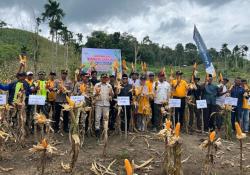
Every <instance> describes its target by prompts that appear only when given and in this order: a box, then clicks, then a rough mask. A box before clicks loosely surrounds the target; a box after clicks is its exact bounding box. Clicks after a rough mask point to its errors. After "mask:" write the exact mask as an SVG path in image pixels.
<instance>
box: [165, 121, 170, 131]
mask: <svg viewBox="0 0 250 175" xmlns="http://www.w3.org/2000/svg"><path fill="white" fill-rule="evenodd" d="M170 127H171V121H170V120H168V119H167V120H166V129H167V130H169V129H170Z"/></svg>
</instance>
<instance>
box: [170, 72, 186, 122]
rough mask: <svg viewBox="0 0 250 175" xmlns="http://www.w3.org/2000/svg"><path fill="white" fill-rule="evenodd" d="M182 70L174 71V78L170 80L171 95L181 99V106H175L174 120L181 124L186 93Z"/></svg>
mask: <svg viewBox="0 0 250 175" xmlns="http://www.w3.org/2000/svg"><path fill="white" fill-rule="evenodd" d="M182 74H183V73H182V72H181V71H177V72H176V79H174V80H173V81H172V82H171V85H172V96H173V98H174V99H180V100H181V107H179V108H175V122H176V123H177V122H180V124H181V126H183V119H184V112H185V103H186V101H185V100H186V95H187V91H188V84H187V82H186V81H185V80H183V79H182Z"/></svg>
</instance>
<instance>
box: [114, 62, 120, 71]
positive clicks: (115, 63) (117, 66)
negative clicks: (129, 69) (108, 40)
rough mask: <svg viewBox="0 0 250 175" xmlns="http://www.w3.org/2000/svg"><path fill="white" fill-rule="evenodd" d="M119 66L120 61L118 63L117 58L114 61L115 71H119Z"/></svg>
mask: <svg viewBox="0 0 250 175" xmlns="http://www.w3.org/2000/svg"><path fill="white" fill-rule="evenodd" d="M118 68H119V63H118V61H117V59H116V60H115V61H114V63H113V70H114V71H115V72H117V71H118Z"/></svg>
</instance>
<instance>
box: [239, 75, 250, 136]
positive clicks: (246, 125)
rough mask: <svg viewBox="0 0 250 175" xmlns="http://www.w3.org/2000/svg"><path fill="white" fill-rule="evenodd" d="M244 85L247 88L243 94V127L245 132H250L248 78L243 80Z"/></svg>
mask: <svg viewBox="0 0 250 175" xmlns="http://www.w3.org/2000/svg"><path fill="white" fill-rule="evenodd" d="M241 82H242V86H243V87H244V89H245V93H244V95H243V102H242V103H243V104H242V124H241V125H242V129H243V132H245V133H248V132H249V109H250V105H249V103H248V101H249V97H250V94H249V86H248V84H247V80H242V81H241Z"/></svg>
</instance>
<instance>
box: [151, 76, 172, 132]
mask: <svg viewBox="0 0 250 175" xmlns="http://www.w3.org/2000/svg"><path fill="white" fill-rule="evenodd" d="M153 93H154V115H153V116H152V117H154V120H153V123H152V125H153V131H159V130H161V129H162V126H161V123H164V122H165V118H161V107H162V106H163V104H164V103H166V102H168V100H169V97H170V93H171V86H170V84H169V83H168V82H167V81H166V80H165V72H163V71H161V72H159V74H158V81H156V82H154V84H153ZM161 120H162V122H161Z"/></svg>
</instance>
